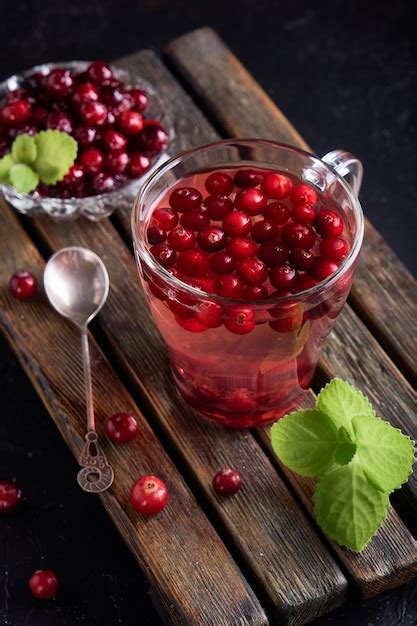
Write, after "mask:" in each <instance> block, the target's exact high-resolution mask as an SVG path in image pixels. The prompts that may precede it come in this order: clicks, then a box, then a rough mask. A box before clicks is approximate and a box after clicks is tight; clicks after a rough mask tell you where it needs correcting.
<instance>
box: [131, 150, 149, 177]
mask: <svg viewBox="0 0 417 626" xmlns="http://www.w3.org/2000/svg"><path fill="white" fill-rule="evenodd" d="M150 166H151V161H150V159H149V158H148V157H147V156H145V155H144V154H141V153H140V152H131V153H130V155H129V164H128V166H127V173H128V175H129V176H130V177H131V178H139V176H142V174H144V173H145V172H146V171H147V170H148V169H149V168H150Z"/></svg>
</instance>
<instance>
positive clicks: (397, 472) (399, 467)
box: [352, 415, 414, 493]
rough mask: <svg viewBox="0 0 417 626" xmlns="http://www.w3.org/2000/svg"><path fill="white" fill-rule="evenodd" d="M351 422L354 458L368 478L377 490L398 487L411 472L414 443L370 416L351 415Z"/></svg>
mask: <svg viewBox="0 0 417 626" xmlns="http://www.w3.org/2000/svg"><path fill="white" fill-rule="evenodd" d="M352 425H353V430H354V438H355V441H356V445H357V457H358V461H359V462H360V464H361V467H362V468H363V471H364V474H365V476H366V478H367V479H368V481H369V482H370V483H371V485H373V486H374V487H375V488H376V489H379V490H380V491H386V492H388V493H390V492H391V491H393V490H394V489H398V488H399V487H400V486H401V485H402V484H403V483H405V482H406V481H407V479H408V477H409V475H410V474H411V471H412V467H413V462H414V442H413V441H412V440H411V439H410V438H409V437H407V436H406V435H403V433H402V432H401V431H400V430H398V429H397V428H394V427H393V426H391V424H389V423H388V422H385V421H383V420H380V419H379V418H377V417H372V416H371V415H355V416H354V417H353V420H352Z"/></svg>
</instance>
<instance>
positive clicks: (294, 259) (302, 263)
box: [290, 248, 316, 271]
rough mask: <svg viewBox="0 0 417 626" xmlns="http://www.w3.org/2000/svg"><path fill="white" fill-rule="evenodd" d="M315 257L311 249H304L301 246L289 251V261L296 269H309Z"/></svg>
mask: <svg viewBox="0 0 417 626" xmlns="http://www.w3.org/2000/svg"><path fill="white" fill-rule="evenodd" d="M315 258H316V257H315V256H314V254H313V253H312V252H311V250H304V249H303V248H296V249H295V250H291V252H290V263H291V265H292V266H293V267H295V268H296V269H297V270H303V271H308V270H310V269H311V268H312V267H313V265H314V261H315Z"/></svg>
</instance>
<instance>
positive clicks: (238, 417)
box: [141, 167, 352, 427]
mask: <svg viewBox="0 0 417 626" xmlns="http://www.w3.org/2000/svg"><path fill="white" fill-rule="evenodd" d="M146 229H147V230H146V237H147V244H148V247H149V250H150V253H151V255H153V257H154V259H155V260H156V261H157V262H158V264H160V265H162V266H163V267H164V268H165V269H166V270H167V271H168V272H169V273H171V274H172V276H173V278H174V279H173V281H170V280H169V279H168V280H167V279H164V278H163V277H162V276H161V274H157V273H156V272H155V271H154V270H152V269H151V267H150V266H145V265H144V264H142V266H141V268H142V276H143V279H144V286H145V290H146V293H147V295H148V298H149V300H150V305H151V310H152V314H153V316H154V319H155V321H156V323H157V325H158V328H159V329H160V331H161V333H162V335H163V337H164V339H165V341H166V343H167V345H168V348H169V352H170V356H171V362H172V367H173V374H174V378H175V382H176V385H177V387H178V389H179V391H180V393H181V395H182V396H183V397H184V398H185V400H186V401H187V402H188V403H189V404H191V405H192V406H193V407H195V408H196V409H197V410H198V411H199V412H200V413H203V414H204V415H206V416H208V417H211V418H213V419H215V420H216V421H218V422H220V423H222V424H224V425H227V426H234V427H249V426H257V425H260V424H263V423H266V422H270V421H274V420H276V419H278V418H279V417H281V416H282V415H284V414H285V413H287V412H288V411H290V410H292V409H293V408H295V407H296V406H297V405H298V404H299V403H300V401H301V400H302V398H303V396H304V394H305V392H306V390H307V389H308V387H309V386H310V384H311V380H312V376H313V374H314V370H315V367H316V364H317V360H318V356H319V352H320V349H321V347H322V346H323V343H324V341H325V339H326V337H327V335H328V333H329V331H330V329H331V327H332V325H333V323H334V320H335V318H336V317H337V315H338V313H339V312H340V310H341V308H342V306H343V304H344V302H345V300H346V297H347V293H348V291H349V287H350V283H351V278H352V270H350V271H349V272H346V273H345V274H344V275H342V276H341V277H340V278H339V279H337V278H336V279H335V280H333V281H331V282H330V283H329V281H327V282H326V284H325V285H323V288H322V289H313V292H312V291H311V289H312V288H314V287H315V286H316V285H319V284H320V283H321V282H322V281H325V280H326V279H328V278H329V277H331V276H332V275H333V274H334V273H335V272H337V270H338V268H339V266H340V265H341V263H342V261H343V259H344V258H345V257H346V256H347V255H348V253H349V250H350V247H351V238H352V237H351V233H350V231H349V228H348V225H347V223H346V221H345V218H344V215H343V214H342V211H341V210H340V209H339V207H338V206H337V205H335V204H334V202H333V201H332V200H331V199H329V198H327V197H325V196H324V195H322V194H320V193H319V192H318V191H317V190H316V189H315V188H313V187H312V186H310V185H308V184H305V183H302V182H301V181H300V180H298V179H297V178H296V177H295V176H293V175H290V174H288V173H285V174H284V173H281V172H278V171H275V170H274V171H273V170H265V169H258V168H253V167H252V168H250V169H248V168H222V169H221V170H212V171H210V172H207V171H205V172H198V173H196V174H195V175H193V176H190V177H187V178H184V179H183V180H181V181H179V182H177V183H176V184H175V185H173V186H172V187H171V188H170V189H169V190H168V191H167V192H166V193H164V194H163V195H162V196H161V197H160V198H159V199H158V201H157V202H156V204H155V206H154V207H152V211H151V213H150V219H149V220H148V223H147V225H146ZM187 285H188V286H191V287H192V288H193V289H191V290H190V289H189V288H187ZM307 290H310V291H307ZM306 291H307V293H306V294H305V295H304V292H306Z"/></svg>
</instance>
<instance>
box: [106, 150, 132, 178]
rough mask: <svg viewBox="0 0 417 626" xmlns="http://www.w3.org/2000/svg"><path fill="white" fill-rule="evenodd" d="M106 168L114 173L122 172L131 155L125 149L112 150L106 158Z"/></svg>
mask: <svg viewBox="0 0 417 626" xmlns="http://www.w3.org/2000/svg"><path fill="white" fill-rule="evenodd" d="M104 162H105V166H106V168H107V169H108V170H109V171H110V172H113V174H121V173H122V172H124V171H125V169H126V168H127V166H128V163H129V155H128V153H127V152H125V151H124V150H111V151H110V152H108V153H107V154H106V158H105V160H104Z"/></svg>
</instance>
